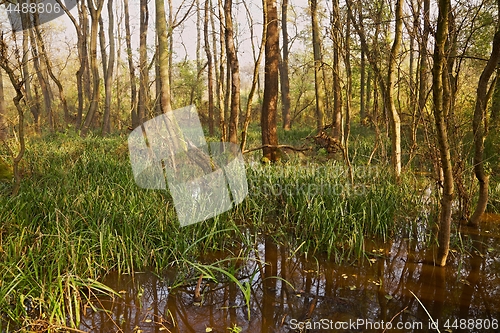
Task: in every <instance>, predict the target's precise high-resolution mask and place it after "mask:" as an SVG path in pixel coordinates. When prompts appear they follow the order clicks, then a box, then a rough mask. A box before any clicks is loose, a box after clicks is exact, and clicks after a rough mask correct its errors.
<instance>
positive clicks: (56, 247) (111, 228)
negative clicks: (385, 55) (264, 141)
mask: <svg viewBox="0 0 500 333" xmlns="http://www.w3.org/2000/svg"><path fill="white" fill-rule="evenodd" d="M305 134H307V133H306V132H304V133H300V135H298V134H295V135H296V136H294V135H293V134H287V135H289V136H290V137H289V139H290V140H292V141H293V140H298V139H299V138H298V137H299V136H300V137H302V136H303V135H305ZM249 138H250V139H252V140H256V138H255V135H253V136H252V135H250V137H249ZM250 142H251V141H250ZM361 152H363V154H364V152H365V148H363V147H362V148H360V153H361ZM250 158H251V157H250ZM354 162H355V161H354ZM22 170H23V173H24V180H23V182H22V188H21V191H20V194H19V195H18V196H17V197H14V198H13V197H10V196H8V195H6V194H7V193H8V190H9V186H10V185H9V184H8V183H2V182H0V186H1V187H0V193H2V195H1V196H0V206H1V207H2V210H1V211H0V221H1V225H0V276H2V281H1V283H0V313H1V315H2V317H1V319H0V330H5V329H6V327H7V326H8V327H9V329H11V328H12V327H22V326H23V325H26V323H27V322H31V323H33V322H34V321H35V320H40V319H43V320H46V321H48V322H49V323H50V324H57V325H59V326H61V327H62V326H65V325H66V326H70V327H77V326H78V321H79V317H78V316H79V313H80V310H81V309H82V307H83V306H84V305H85V304H88V305H90V304H91V302H90V300H91V298H92V297H93V296H94V295H98V294H103V293H104V294H108V295H111V296H113V297H119V296H118V295H116V294H114V292H113V291H112V290H110V289H109V288H107V287H106V286H105V285H102V284H101V283H100V282H99V281H102V279H103V277H104V276H105V275H106V274H108V273H109V272H112V271H113V272H115V271H117V272H119V273H121V274H125V273H127V274H133V273H134V272H136V271H139V270H143V269H148V270H153V271H156V272H158V273H161V272H162V270H164V269H169V268H171V267H172V265H176V266H178V267H190V268H191V269H190V270H186V272H187V273H186V275H184V277H185V278H193V277H194V276H195V275H193V276H188V275H189V274H190V273H192V274H194V273H195V272H203V274H204V275H206V276H208V277H210V278H213V279H216V278H220V276H223V277H225V278H226V279H229V280H230V281H233V283H235V284H236V285H237V286H238V287H239V288H240V290H241V292H242V293H243V295H244V297H245V299H247V297H249V295H250V293H249V289H248V288H249V287H248V283H247V282H248V281H239V280H238V278H237V275H238V274H237V272H236V271H234V270H232V269H233V268H232V267H231V266H229V267H228V266H227V263H228V262H230V261H231V260H229V259H228V262H226V261H224V262H218V263H213V264H206V263H202V262H200V261H199V258H200V256H201V255H202V254H204V253H207V252H210V251H213V250H225V251H228V253H232V252H231V251H234V252H235V253H236V251H235V250H236V249H241V248H245V249H250V248H251V247H252V246H254V243H255V237H256V236H255V235H257V234H258V233H263V234H268V235H271V236H273V237H274V238H275V239H276V240H279V241H283V242H285V241H286V242H287V243H289V244H291V245H292V248H298V249H299V250H298V251H299V252H301V253H310V254H314V253H315V252H327V253H328V254H329V255H330V257H331V258H332V260H336V261H343V260H347V259H349V260H352V259H355V260H358V259H361V258H362V257H363V255H364V246H365V243H366V242H367V241H369V240H370V239H371V238H373V237H379V238H383V239H389V238H391V237H393V236H394V235H395V234H396V233H397V232H399V231H398V230H400V229H401V225H402V224H407V222H408V221H407V218H406V217H405V216H404V214H403V212H405V210H406V211H407V210H408V209H410V208H411V207H414V202H416V201H417V198H416V197H417V196H418V192H416V191H413V190H412V188H413V186H412V185H411V184H409V183H408V185H406V186H396V185H394V182H393V180H392V178H391V176H390V175H389V174H388V173H387V172H386V171H385V170H386V169H385V167H384V166H383V165H382V166H377V165H375V166H371V167H366V166H361V165H360V164H356V163H354V183H351V182H350V181H349V177H348V173H347V169H346V167H345V166H344V163H343V162H341V161H326V162H322V163H319V162H304V161H301V160H300V159H293V158H291V159H289V160H288V162H287V163H283V164H276V165H267V166H263V165H261V164H260V163H249V164H248V168H247V177H248V180H249V196H248V197H247V198H246V199H245V200H244V201H243V202H242V203H241V204H240V205H238V206H237V207H236V208H235V209H233V210H231V211H229V212H226V213H224V214H221V215H219V216H217V217H215V218H213V219H210V220H209V221H204V222H201V223H197V224H194V225H190V226H187V227H184V228H181V227H180V226H179V224H178V222H177V221H176V215H175V210H174V207H173V200H172V198H171V197H170V195H169V193H168V192H167V191H160V190H145V189H141V188H139V187H137V185H136V184H135V183H134V180H133V175H132V171H131V168H130V163H129V159H128V147H127V143H126V137H120V136H111V137H106V138H99V137H92V136H89V137H87V138H85V139H82V138H80V137H79V136H78V135H76V134H75V133H68V134H54V135H51V136H48V137H39V138H33V139H31V141H30V142H29V143H28V149H27V152H26V157H25V159H24V160H23V165H22ZM404 182H406V181H404ZM4 194H5V195H4ZM409 198H410V199H409ZM411 198H413V199H411ZM237 257H238V258H241V257H242V256H241V255H237ZM231 262H232V261H231ZM186 265H187V266H186ZM198 276H199V274H198Z"/></svg>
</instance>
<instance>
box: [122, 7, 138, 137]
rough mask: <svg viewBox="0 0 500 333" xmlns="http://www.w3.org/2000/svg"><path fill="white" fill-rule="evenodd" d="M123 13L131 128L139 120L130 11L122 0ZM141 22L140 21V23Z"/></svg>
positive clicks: (135, 125)
mask: <svg viewBox="0 0 500 333" xmlns="http://www.w3.org/2000/svg"><path fill="white" fill-rule="evenodd" d="M123 11H124V12H125V44H126V50H127V61H128V72H129V78H130V116H131V121H132V127H137V126H138V125H139V118H138V115H137V85H136V83H135V78H136V76H135V66H134V59H133V57H132V42H131V34H130V11H129V5H128V0H123ZM141 22H142V21H141Z"/></svg>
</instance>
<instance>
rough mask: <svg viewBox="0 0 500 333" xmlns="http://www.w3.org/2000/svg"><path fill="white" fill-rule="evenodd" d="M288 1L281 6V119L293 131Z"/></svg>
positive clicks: (286, 129)
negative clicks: (289, 67) (289, 69)
mask: <svg viewBox="0 0 500 333" xmlns="http://www.w3.org/2000/svg"><path fill="white" fill-rule="evenodd" d="M287 20H288V0H283V2H282V4H281V32H282V33H283V57H282V59H281V63H280V80H281V117H282V122H283V129H284V130H285V131H289V130H290V129H291V117H290V77H289V73H288V55H289V50H288V24H287Z"/></svg>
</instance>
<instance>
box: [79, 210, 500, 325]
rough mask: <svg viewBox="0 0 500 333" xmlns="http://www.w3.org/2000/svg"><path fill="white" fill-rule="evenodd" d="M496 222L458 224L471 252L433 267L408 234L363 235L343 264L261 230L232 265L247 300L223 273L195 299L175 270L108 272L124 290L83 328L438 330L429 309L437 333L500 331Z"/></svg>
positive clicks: (204, 285) (204, 284) (111, 281)
mask: <svg viewBox="0 0 500 333" xmlns="http://www.w3.org/2000/svg"><path fill="white" fill-rule="evenodd" d="M499 227H500V224H499V223H498V221H492V220H488V219H486V220H485V222H484V223H483V224H482V225H481V226H480V228H479V229H469V228H467V227H461V229H460V233H459V236H460V237H457V240H459V241H461V242H462V244H463V246H464V248H465V249H467V250H468V251H469V252H470V254H468V255H459V253H458V252H453V253H451V255H450V259H449V260H450V261H449V265H448V266H447V267H445V268H442V267H435V266H433V265H432V264H430V262H432V258H433V255H434V252H433V249H432V248H431V247H428V249H427V250H424V249H422V248H419V246H421V245H419V244H421V243H420V242H418V241H416V240H415V238H416V237H410V234H409V235H407V237H405V238H402V239H401V240H398V241H392V242H389V243H382V242H378V241H370V242H367V243H366V253H367V258H366V260H363V261H362V262H355V263H345V264H342V265H338V264H333V263H332V262H331V261H330V260H328V259H327V258H326V257H321V256H316V257H314V258H311V257H309V258H306V257H295V256H292V257H291V254H292V251H293V250H294V249H290V248H288V247H287V246H284V245H279V244H278V245H277V244H276V243H277V242H275V241H273V239H272V238H271V237H265V238H264V237H263V238H262V240H261V242H260V243H259V244H258V246H257V247H256V249H255V250H253V251H251V252H250V258H252V259H253V260H250V261H248V262H246V263H244V262H241V261H239V262H238V264H237V265H236V266H235V267H236V269H238V274H237V276H238V277H239V280H240V282H241V283H242V284H245V283H248V284H249V285H250V286H251V291H250V294H251V295H250V296H251V297H250V301H249V307H247V305H246V302H245V297H244V295H243V293H242V292H241V291H240V290H239V289H238V287H237V286H236V284H234V283H229V282H225V281H224V280H227V279H224V278H223V277H221V279H220V281H219V283H215V282H211V281H206V280H204V281H203V282H202V285H201V288H200V289H201V290H200V291H201V293H202V296H203V300H202V303H201V306H200V304H199V303H198V302H195V298H194V294H195V289H196V282H194V283H192V284H188V285H184V286H180V287H176V288H173V289H170V288H169V284H171V283H172V282H169V281H173V278H172V274H175V272H170V273H171V274H170V276H163V277H161V278H160V277H157V276H155V275H153V274H150V273H137V274H135V275H134V276H133V277H132V276H110V277H109V279H108V280H107V281H105V283H107V284H108V285H110V286H111V287H113V288H114V289H115V290H117V291H121V292H122V296H123V297H122V299H115V300H114V301H112V300H110V299H105V298H103V299H100V300H99V302H96V303H95V305H96V306H98V307H102V308H104V309H106V310H107V312H103V311H100V312H93V311H91V310H90V308H87V309H86V313H85V316H84V317H83V322H82V324H81V326H80V329H81V330H84V331H87V332H106V333H108V332H179V333H185V332H228V331H229V330H228V328H230V327H239V328H241V332H301V331H302V332H306V331H307V332H384V329H386V331H387V332H434V331H435V330H433V329H432V325H431V322H430V320H429V316H428V314H427V312H426V311H428V312H429V314H430V316H431V317H432V318H433V320H435V321H436V322H437V323H438V325H439V328H440V330H441V332H443V331H445V329H446V328H449V329H451V330H452V331H453V332H495V331H498V330H499V329H495V325H494V323H497V324H498V325H500V323H498V322H497V321H498V320H500V248H499V246H498V242H497V239H498V238H499V237H500V230H499ZM226 255H227V254H224V253H217V254H212V255H209V256H205V257H203V258H201V259H200V260H202V261H205V262H213V261H215V260H217V259H222V258H224V257H225V256H226ZM261 262H266V263H267V264H266V265H263V264H262V263H261ZM192 275H193V278H194V279H193V281H196V280H197V278H196V276H195V273H193V274H192ZM198 276H199V273H198ZM276 277H279V278H276ZM284 280H286V281H288V282H289V283H286V282H284ZM412 292H413V293H414V294H415V295H416V296H417V297H418V299H419V300H420V302H422V304H423V306H422V305H421V304H420V303H419V300H417V299H416V298H415V297H414V296H413V295H412ZM424 307H425V309H424ZM248 311H250V320H249V319H248ZM469 319H470V321H468V320H469ZM479 319H481V320H482V322H480V321H478V320H479ZM472 320H475V321H472ZM346 324H348V325H346ZM446 324H447V325H448V326H449V327H447V326H446ZM485 324H487V325H488V326H489V329H486V328H485V327H486V326H487V325H485ZM398 325H403V326H401V327H398ZM480 325H481V326H480ZM388 328H391V329H388Z"/></svg>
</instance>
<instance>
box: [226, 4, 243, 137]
mask: <svg viewBox="0 0 500 333" xmlns="http://www.w3.org/2000/svg"><path fill="white" fill-rule="evenodd" d="M232 6H233V3H232V0H225V2H224V13H225V15H226V16H225V18H226V21H225V23H226V30H225V40H226V53H227V62H228V67H229V69H230V70H231V108H230V115H229V142H231V143H234V144H236V143H238V122H239V114H240V65H239V62H238V55H237V54H236V46H235V44H234V28H233V18H232Z"/></svg>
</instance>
